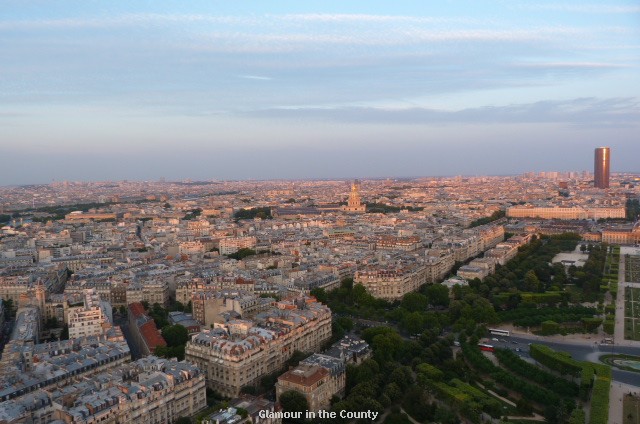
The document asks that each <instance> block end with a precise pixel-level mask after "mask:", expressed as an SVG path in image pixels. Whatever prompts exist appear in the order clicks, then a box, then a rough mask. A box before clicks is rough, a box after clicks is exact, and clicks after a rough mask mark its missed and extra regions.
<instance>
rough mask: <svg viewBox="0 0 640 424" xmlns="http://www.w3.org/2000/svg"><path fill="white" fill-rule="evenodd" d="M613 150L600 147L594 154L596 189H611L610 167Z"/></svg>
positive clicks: (594, 181) (594, 182)
mask: <svg viewBox="0 0 640 424" xmlns="http://www.w3.org/2000/svg"><path fill="white" fill-rule="evenodd" d="M610 162H611V149H609V147H598V148H596V150H595V154H594V166H593V185H594V187H596V188H609V165H610Z"/></svg>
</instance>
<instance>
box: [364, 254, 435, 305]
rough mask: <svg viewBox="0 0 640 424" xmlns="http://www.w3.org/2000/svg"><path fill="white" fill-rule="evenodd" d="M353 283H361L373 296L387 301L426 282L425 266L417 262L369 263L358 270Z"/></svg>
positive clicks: (397, 297)
mask: <svg viewBox="0 0 640 424" xmlns="http://www.w3.org/2000/svg"><path fill="white" fill-rule="evenodd" d="M353 281H354V283H356V284H362V285H363V286H364V288H365V289H367V291H368V292H369V293H370V294H371V295H372V296H374V297H378V298H380V299H385V300H389V301H394V300H400V299H402V297H403V296H404V295H405V294H407V293H410V292H412V291H416V290H418V288H419V287H420V286H421V285H422V284H425V283H426V282H427V274H426V267H425V266H424V265H421V264H418V263H398V264H394V265H371V266H368V267H367V268H365V269H363V270H358V271H357V272H356V274H355V276H354V279H353Z"/></svg>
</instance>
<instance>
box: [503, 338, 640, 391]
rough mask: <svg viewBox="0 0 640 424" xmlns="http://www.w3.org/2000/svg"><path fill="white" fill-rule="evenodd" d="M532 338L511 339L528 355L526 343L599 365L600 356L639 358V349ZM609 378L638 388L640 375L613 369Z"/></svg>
mask: <svg viewBox="0 0 640 424" xmlns="http://www.w3.org/2000/svg"><path fill="white" fill-rule="evenodd" d="M534 337H536V339H533V338H524V337H511V338H512V339H514V340H513V341H517V342H518V345H519V346H522V345H523V344H524V346H522V347H521V349H522V350H523V352H524V351H525V347H526V351H527V353H528V343H539V344H543V345H546V346H549V347H550V348H552V349H554V350H557V351H561V352H567V353H569V354H570V355H571V356H572V357H573V358H574V359H576V360H578V361H589V362H596V363H599V362H600V361H599V359H598V358H599V357H600V356H602V355H609V354H617V353H622V354H626V355H637V356H640V348H637V347H631V346H616V345H608V344H607V345H605V344H602V345H601V344H593V345H588V344H584V345H580V344H574V343H558V342H548V341H545V340H539V339H537V336H534ZM611 377H612V379H613V381H614V382H618V383H625V384H631V385H633V386H638V387H640V373H637V372H633V371H625V370H620V369H617V368H615V367H612V368H611Z"/></svg>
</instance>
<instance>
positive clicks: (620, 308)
mask: <svg viewBox="0 0 640 424" xmlns="http://www.w3.org/2000/svg"><path fill="white" fill-rule="evenodd" d="M624 265H625V259H624V255H620V265H619V267H618V295H617V296H616V325H615V330H614V333H613V341H614V342H615V343H616V344H618V345H620V344H623V343H624V342H625V340H624V300H625V287H627V285H626V283H625V281H624V274H625V272H624Z"/></svg>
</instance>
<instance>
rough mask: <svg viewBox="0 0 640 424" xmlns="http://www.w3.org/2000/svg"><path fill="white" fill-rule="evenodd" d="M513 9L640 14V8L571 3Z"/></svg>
mask: <svg viewBox="0 0 640 424" xmlns="http://www.w3.org/2000/svg"><path fill="white" fill-rule="evenodd" d="M510 6H511V7H516V8H519V9H525V10H549V11H557V12H572V13H595V14H605V13H607V14H616V13H623V14H624V13H640V6H616V5H612V4H588V3H580V4H569V3H565V4H562V3H555V4H547V3H533V4H517V3H516V4H511V5H510Z"/></svg>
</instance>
